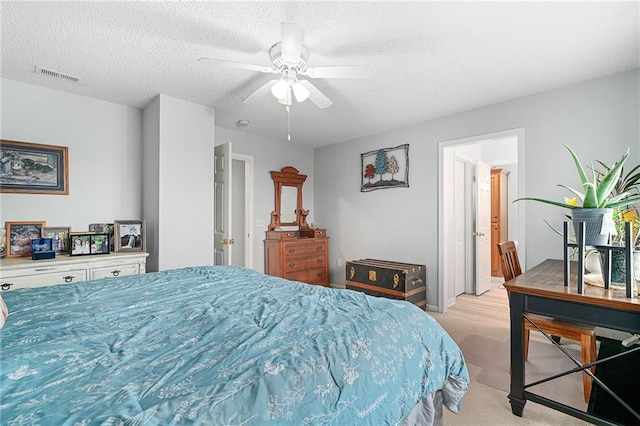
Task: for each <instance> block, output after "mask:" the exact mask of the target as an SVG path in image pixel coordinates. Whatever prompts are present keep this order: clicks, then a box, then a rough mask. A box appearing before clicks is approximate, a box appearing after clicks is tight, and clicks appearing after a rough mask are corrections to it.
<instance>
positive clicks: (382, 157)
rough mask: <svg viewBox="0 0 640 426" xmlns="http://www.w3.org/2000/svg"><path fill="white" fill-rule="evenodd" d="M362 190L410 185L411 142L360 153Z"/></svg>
mask: <svg viewBox="0 0 640 426" xmlns="http://www.w3.org/2000/svg"><path fill="white" fill-rule="evenodd" d="M360 157H361V163H362V168H361V173H360V178H361V184H360V192H368V191H373V190H376V189H386V188H397V187H408V186H409V144H404V145H400V146H396V147H395V148H382V149H376V150H374V151H369V152H365V153H364V154H360Z"/></svg>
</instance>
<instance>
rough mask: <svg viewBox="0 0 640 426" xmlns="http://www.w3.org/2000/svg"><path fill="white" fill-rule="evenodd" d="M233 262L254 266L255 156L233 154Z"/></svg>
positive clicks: (247, 266) (237, 264)
mask: <svg viewBox="0 0 640 426" xmlns="http://www.w3.org/2000/svg"><path fill="white" fill-rule="evenodd" d="M231 160H232V161H231V181H232V185H231V215H232V218H233V220H232V221H231V224H232V225H231V235H232V236H233V239H234V241H235V243H234V244H232V246H231V250H232V254H231V264H232V265H236V266H244V267H246V268H253V157H252V156H250V155H243V154H236V153H232V154H231Z"/></svg>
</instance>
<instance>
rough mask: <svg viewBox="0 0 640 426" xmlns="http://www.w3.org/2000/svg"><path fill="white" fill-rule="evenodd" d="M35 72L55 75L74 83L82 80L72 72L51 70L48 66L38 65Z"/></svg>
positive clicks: (54, 76)
mask: <svg viewBox="0 0 640 426" xmlns="http://www.w3.org/2000/svg"><path fill="white" fill-rule="evenodd" d="M35 73H36V74H41V75H46V76H49V77H53V78H60V79H62V80H66V81H70V82H72V83H77V82H78V81H80V77H75V76H73V75H71V74H65V73H63V72H59V71H54V70H50V69H47V68H42V67H40V66H38V65H36V69H35Z"/></svg>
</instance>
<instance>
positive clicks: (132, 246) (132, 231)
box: [113, 220, 147, 253]
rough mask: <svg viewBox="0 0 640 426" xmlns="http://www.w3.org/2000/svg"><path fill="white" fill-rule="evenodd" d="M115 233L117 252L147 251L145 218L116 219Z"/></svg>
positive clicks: (114, 223)
mask: <svg viewBox="0 0 640 426" xmlns="http://www.w3.org/2000/svg"><path fill="white" fill-rule="evenodd" d="M113 233H114V235H113V240H114V251H115V252H116V253H121V252H136V251H140V252H144V251H146V248H147V241H146V239H147V235H146V230H145V223H144V221H143V220H115V221H114V222H113Z"/></svg>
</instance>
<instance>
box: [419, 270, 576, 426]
mask: <svg viewBox="0 0 640 426" xmlns="http://www.w3.org/2000/svg"><path fill="white" fill-rule="evenodd" d="M429 314H430V315H432V316H433V317H434V318H436V319H437V320H438V322H439V323H440V324H441V325H442V326H443V327H444V329H445V330H447V332H448V333H449V335H450V336H451V337H452V338H453V339H454V340H455V341H456V342H458V343H459V342H461V341H462V340H464V338H465V337H467V336H468V335H470V334H477V335H482V336H487V337H490V338H494V339H498V340H502V339H504V338H505V336H508V335H509V302H508V298H507V291H506V290H505V288H504V287H503V286H502V283H501V282H499V281H495V282H494V285H493V286H492V288H491V290H489V291H487V292H486V293H484V294H482V295H480V296H476V295H469V294H462V295H460V296H458V297H457V298H456V303H455V304H454V305H453V306H451V307H449V308H448V309H447V312H446V313H444V314H442V313H437V312H429ZM538 335H539V336H538ZM531 339H532V340H534V339H535V340H538V339H539V340H540V341H545V338H544V336H542V335H540V333H531ZM577 347H578V348H579V345H578V346H577ZM468 367H469V373H470V376H471V384H470V386H469V392H468V393H467V395H466V396H465V400H464V401H463V410H462V412H461V413H459V414H452V413H450V412H449V411H448V410H445V413H444V414H445V425H450V426H453V425H487V426H488V425H492V426H493V425H509V426H511V425H545V426H547V425H549V426H550V425H553V426H558V425H564V426H566V425H570V426H577V425H580V426H582V425H587V424H588V423H586V422H583V421H581V420H578V419H575V418H572V417H569V416H567V415H565V414H562V413H560V412H558V411H554V410H551V409H550V408H548V407H544V406H541V405H538V404H534V403H527V405H526V407H525V411H524V417H516V416H514V415H513V414H511V407H510V405H509V403H508V399H507V394H506V392H503V391H500V390H497V389H494V388H492V387H489V386H485V385H483V384H481V383H478V382H477V381H476V380H475V376H476V375H477V374H478V372H479V371H480V367H477V366H475V365H473V364H468ZM576 392H578V393H579V394H580V395H581V389H577V390H576Z"/></svg>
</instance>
